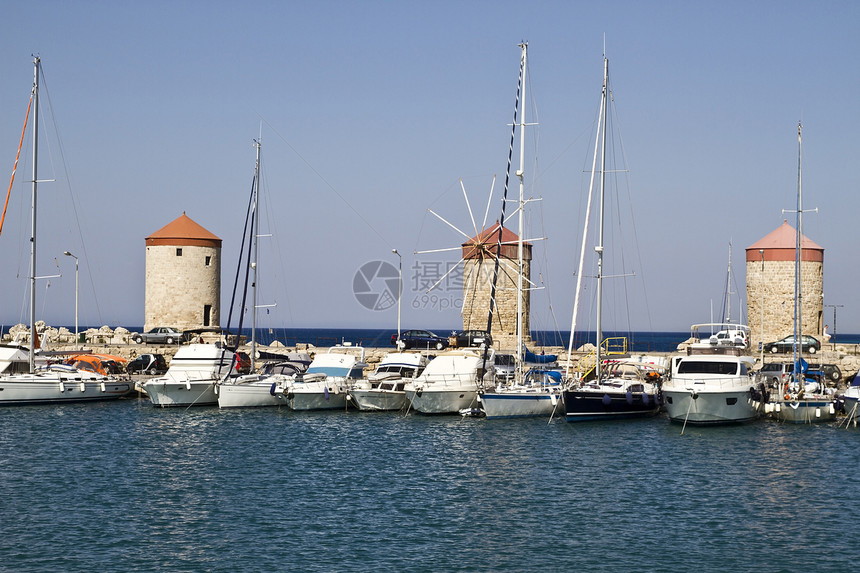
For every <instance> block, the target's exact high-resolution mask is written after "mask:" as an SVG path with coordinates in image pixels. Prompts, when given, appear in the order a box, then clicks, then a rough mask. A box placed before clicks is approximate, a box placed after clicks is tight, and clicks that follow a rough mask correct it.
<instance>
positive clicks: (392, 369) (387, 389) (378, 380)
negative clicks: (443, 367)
mask: <svg viewBox="0 0 860 573" xmlns="http://www.w3.org/2000/svg"><path fill="white" fill-rule="evenodd" d="M426 366H427V357H426V356H424V355H423V354H418V353H416V352H390V353H388V354H386V355H385V357H383V359H382V361H381V362H380V363H379V365H378V366H377V367H376V370H375V371H374V372H373V374H370V375H368V376H367V378H365V379H363V380H358V381H356V382H355V384H353V386H352V388H350V389H349V394H348V397H349V400H350V401H351V402H352V403H353V404H355V406H356V407H357V408H358V409H359V410H362V411H376V412H378V411H384V410H402V409H403V408H405V407H406V405H407V403H408V402H407V400H406V392H405V390H404V386H405V384H406V382H407V381H409V380H412V379H414V378H415V377H417V376H418V375H419V374H421V372H422V371H423V370H424V368H425V367H426Z"/></svg>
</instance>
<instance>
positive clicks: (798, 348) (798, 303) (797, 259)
mask: <svg viewBox="0 0 860 573" xmlns="http://www.w3.org/2000/svg"><path fill="white" fill-rule="evenodd" d="M802 131H803V125H802V124H801V123H800V122H798V123H797V232H796V234H795V244H794V353H793V354H794V356H793V358H794V376H795V379H797V380H802V379H803V378H802V376H798V372H797V370H798V368H797V362H798V359H799V358H801V357H802V355H803V344H802V343H801V338H802V336H803V319H802V314H803V313H802V305H803V295H802V294H801V285H800V263H801V261H802V260H803V254H802V253H803V171H802V166H803V136H802Z"/></svg>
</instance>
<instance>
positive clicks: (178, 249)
mask: <svg viewBox="0 0 860 573" xmlns="http://www.w3.org/2000/svg"><path fill="white" fill-rule="evenodd" d="M176 256H177V257H181V256H182V249H180V248H179V247H177V248H176Z"/></svg>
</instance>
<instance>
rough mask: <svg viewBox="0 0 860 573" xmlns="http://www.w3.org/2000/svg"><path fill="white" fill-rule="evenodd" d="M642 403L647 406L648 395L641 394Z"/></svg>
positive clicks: (645, 393)
mask: <svg viewBox="0 0 860 573" xmlns="http://www.w3.org/2000/svg"><path fill="white" fill-rule="evenodd" d="M642 403H643V404H644V405H646V406H647V405H648V393H647V392H642Z"/></svg>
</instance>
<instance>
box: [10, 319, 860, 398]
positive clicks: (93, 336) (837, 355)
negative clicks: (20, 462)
mask: <svg viewBox="0 0 860 573" xmlns="http://www.w3.org/2000/svg"><path fill="white" fill-rule="evenodd" d="M36 331H37V332H38V333H39V341H40V343H41V345H42V347H43V348H45V349H46V350H52V351H58V352H69V351H82V350H84V351H88V352H93V353H97V354H112V355H115V356H122V357H123V358H126V359H128V360H132V359H134V358H136V357H137V356H140V355H141V354H146V353H156V354H163V355H164V358H165V359H166V360H167V362H168V364H169V363H170V360H171V358H173V355H174V354H176V351H177V350H178V349H179V346H178V345H175V344H174V345H147V344H135V343H134V341H132V339H131V337H132V336H133V335H134V333H133V332H130V331H129V330H127V329H125V328H123V327H118V328H116V329H111V328H110V327H108V326H102V327H101V328H98V329H96V328H90V329H87V330H86V331H83V332H80V333H79V335H78V337H77V339H76V338H75V333H74V332H70V331H69V329H67V328H65V327H61V328H54V327H50V326H46V325H45V323H44V322H37V323H36ZM29 333H30V331H29V328H27V327H26V326H25V325H23V324H18V325H16V326H13V327H11V328H10V329H9V333H8V334H6V335H4V336H3V340H2V342H4V343H18V344H22V345H27V344H29ZM199 336H200V338H199V339H198V340H202V341H203V342H209V343H214V342H217V341H218V340H219V338H220V337H219V335H217V334H202V335H199ZM245 342H246V343H245V344H242V345H240V346H239V350H240V351H243V352H247V353H249V354H250V352H251V347H250V345H249V344H247V341H245ZM687 342H689V341H685V342H682V343H681V344H679V347H678V351H676V352H648V353H643V354H648V355H651V356H660V357H666V358H668V357H670V356H673V355H677V354H679V353H681V352H682V351H683V348H684V346H685V344H686V343H687ZM593 349H594V346H593V345H591V344H586V345H584V346H582V347H580V348H578V349H576V350H575V351H574V352H573V354H572V355H571V361H572V362H574V361H576V360H578V359H579V358H581V357H582V356H583V355H585V354H587V353H589V352H591V351H592V350H593ZM257 350H260V351H263V352H268V353H272V354H287V353H289V352H294V351H300V352H307V353H308V354H310V355H311V356H312V357H313V356H314V355H315V354H316V353H318V352H326V351H327V350H328V347H327V346H326V347H317V346H314V345H313V344H310V343H297V344H296V345H295V346H285V345H283V344H281V343H279V342H274V343H272V344H271V345H268V346H266V345H261V344H258V345H257ZM543 350H544V351H545V353H546V354H555V355H557V356H558V362H559V365H564V363H565V362H566V361H567V359H568V354H567V349H566V348H562V347H544V348H543ZM394 351H395V349H394V348H393V347H376V348H373V347H365V359H366V362H367V364H368V371H373V370H374V369H375V368H376V365H377V364H379V362H380V361H381V360H382V358H383V357H384V356H385V355H386V354H388V353H389V352H394ZM424 352H425V353H427V354H429V355H431V356H435V355H436V354H438V352H437V351H435V350H431V351H424ZM634 354H635V353H634ZM756 356H757V357H759V356H760V355H756ZM806 360H807V361H808V362H810V363H812V364H818V363H822V364H835V365H836V366H838V367H839V369H840V370H841V371H842V381H843V383H844V382H845V380H846V379H847V378H848V377H849V376H852V375H854V374H856V373H857V372H858V370H859V369H860V345H858V344H825V345H823V346H822V349H821V351H819V352H818V353H816V354H815V355H812V356H809V355H807V356H806ZM764 362H765V363H771V362H791V354H765V355H764ZM760 367H761V359H760V358H759V359H758V360H757V361H756V369H758V368H760Z"/></svg>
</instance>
